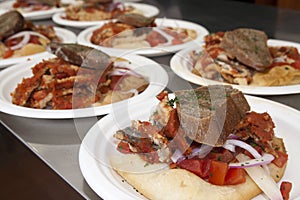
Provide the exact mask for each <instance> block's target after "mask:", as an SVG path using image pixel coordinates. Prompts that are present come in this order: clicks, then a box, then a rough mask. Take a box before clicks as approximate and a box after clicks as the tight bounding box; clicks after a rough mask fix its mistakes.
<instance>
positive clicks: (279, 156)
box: [272, 151, 288, 168]
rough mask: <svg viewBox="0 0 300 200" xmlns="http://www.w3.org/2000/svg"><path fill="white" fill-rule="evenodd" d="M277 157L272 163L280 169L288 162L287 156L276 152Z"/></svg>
mask: <svg viewBox="0 0 300 200" xmlns="http://www.w3.org/2000/svg"><path fill="white" fill-rule="evenodd" d="M276 153H277V157H275V159H274V160H273V161H272V162H273V163H274V164H275V165H276V166H277V167H279V168H281V167H283V166H284V165H285V163H286V162H287V160H288V154H286V153H283V152H282V151H276Z"/></svg>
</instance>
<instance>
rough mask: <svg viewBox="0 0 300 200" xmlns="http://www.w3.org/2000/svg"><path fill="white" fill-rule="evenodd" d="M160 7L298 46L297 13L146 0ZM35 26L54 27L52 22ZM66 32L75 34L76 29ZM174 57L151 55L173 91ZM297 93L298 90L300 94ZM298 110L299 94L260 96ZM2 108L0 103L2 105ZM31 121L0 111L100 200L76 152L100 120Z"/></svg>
mask: <svg viewBox="0 0 300 200" xmlns="http://www.w3.org/2000/svg"><path fill="white" fill-rule="evenodd" d="M144 2H145V3H149V4H153V5H155V6H157V7H159V8H160V10H161V12H160V16H161V17H168V18H178V19H184V20H191V21H193V22H197V23H200V24H202V25H204V26H205V27H207V28H208V29H209V30H210V31H211V32H214V31H224V30H229V29H233V28H237V27H251V28H257V29H261V30H264V31H266V32H267V33H268V35H269V37H272V38H277V39H284V40H291V41H295V42H300V22H299V19H300V11H294V10H283V9H277V8H274V7H268V6H258V5H252V4H248V3H241V2H237V1H220V0H210V1H197V0H189V1H179V0H164V1H144ZM35 23H48V24H53V22H51V21H50V20H46V21H45V20H43V21H35ZM70 30H72V31H74V32H75V33H79V32H80V30H79V29H73V28H71V29H70ZM171 56H172V55H169V56H161V57H154V58H153V59H154V60H155V61H157V62H158V63H160V64H162V65H164V67H165V69H166V70H167V71H168V74H169V78H170V83H169V85H168V88H169V89H171V90H175V89H183V88H186V86H187V85H191V86H192V87H197V86H196V85H194V84H190V83H187V82H186V81H184V80H182V79H181V78H179V77H177V76H176V75H175V74H174V73H172V71H171V70H170V68H169V60H170V58H171ZM0 81H1V80H0ZM299 92H300V91H299ZM262 97H263V98H268V99H271V100H274V101H277V102H280V103H284V104H287V105H289V106H291V107H294V108H295V109H297V110H300V94H293V95H280V96H262ZM0 106H1V105H0ZM100 118H101V116H98V117H89V118H80V119H59V120H47V119H32V118H23V117H18V116H13V115H8V114H5V113H1V112H0V120H1V121H3V122H4V123H5V124H6V125H7V126H8V127H10V128H11V129H12V130H13V132H14V134H16V135H17V136H19V139H20V140H22V141H24V142H25V143H26V144H28V145H29V148H31V149H32V150H33V151H34V152H35V153H37V154H38V155H39V156H40V157H41V158H42V159H43V160H44V161H45V162H46V163H47V164H48V165H49V167H51V168H52V169H53V170H55V171H56V172H57V173H58V174H59V175H60V176H61V177H63V178H64V179H65V181H66V182H67V183H69V185H70V186H72V187H73V188H75V189H76V190H77V191H78V192H79V193H80V194H81V195H82V196H83V197H84V198H86V199H95V200H96V199H101V198H100V197H98V196H97V195H96V194H95V193H94V192H93V191H92V190H91V188H90V187H89V186H88V185H87V183H86V182H85V180H84V178H83V176H82V174H81V171H80V169H79V164H78V150H79V147H80V144H81V141H82V139H83V137H84V136H85V134H86V133H87V131H88V130H89V128H90V127H91V126H92V125H93V124H94V123H96V122H97V120H98V119H100Z"/></svg>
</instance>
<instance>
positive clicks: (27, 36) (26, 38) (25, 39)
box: [6, 31, 49, 50]
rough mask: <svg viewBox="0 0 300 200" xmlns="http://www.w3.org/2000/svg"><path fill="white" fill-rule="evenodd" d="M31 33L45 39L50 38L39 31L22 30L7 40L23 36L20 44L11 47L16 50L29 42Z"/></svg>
mask: <svg viewBox="0 0 300 200" xmlns="http://www.w3.org/2000/svg"><path fill="white" fill-rule="evenodd" d="M31 35H34V36H38V37H40V38H43V39H45V40H49V39H48V38H47V37H45V36H44V35H42V34H40V33H37V32H34V31H21V32H19V33H17V34H14V35H12V36H10V37H9V38H7V39H6V41H7V40H11V39H15V38H18V37H23V39H22V41H21V42H19V43H18V44H16V45H14V46H11V47H10V48H11V49H12V50H16V49H20V48H22V47H23V46H24V45H26V44H27V43H28V42H29V40H30V36H31Z"/></svg>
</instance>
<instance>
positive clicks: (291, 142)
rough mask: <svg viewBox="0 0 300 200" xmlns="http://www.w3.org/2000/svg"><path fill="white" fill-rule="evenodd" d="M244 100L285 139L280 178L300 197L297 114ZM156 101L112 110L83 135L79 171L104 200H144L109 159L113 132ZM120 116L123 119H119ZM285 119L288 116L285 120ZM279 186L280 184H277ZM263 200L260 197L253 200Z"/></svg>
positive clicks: (278, 106) (146, 112)
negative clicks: (285, 162) (285, 159)
mask: <svg viewBox="0 0 300 200" xmlns="http://www.w3.org/2000/svg"><path fill="white" fill-rule="evenodd" d="M246 98H247V100H248V102H249V104H250V106H251V109H252V110H253V111H256V112H259V113H262V112H268V113H269V114H270V115H271V117H272V119H273V121H274V122H275V125H276V128H275V133H276V135H277V136H278V137H282V138H283V139H284V142H285V145H286V148H287V152H288V154H289V160H288V165H287V168H286V172H285V174H284V176H283V178H282V179H281V180H282V181H283V180H284V181H290V182H292V184H293V189H292V192H291V196H290V198H291V199H296V198H300V190H298V188H300V179H299V178H298V177H299V176H300V171H299V170H298V168H299V167H298V166H299V163H300V161H299V159H298V156H299V153H300V148H299V147H298V146H299V142H300V134H297V133H299V130H300V125H299V121H300V112H299V111H297V110H295V109H293V108H290V107H288V106H285V105H283V104H279V103H276V102H273V101H270V100H265V99H262V98H258V97H251V96H247V95H246ZM157 103H158V100H155V99H150V100H148V101H145V102H142V103H141V102H140V103H138V104H135V105H134V104H131V105H129V106H128V109H125V112H120V110H117V109H116V110H115V112H113V113H112V114H109V115H107V116H105V117H104V118H102V119H101V120H99V121H98V122H97V123H96V124H95V125H94V126H93V127H92V128H91V129H90V130H89V131H88V133H87V134H86V136H85V138H84V139H83V142H82V144H81V146H80V150H79V165H80V169H81V172H82V174H83V176H84V178H85V180H86V181H87V183H88V184H89V186H90V187H91V188H92V189H93V190H94V191H95V192H96V193H97V194H98V195H99V196H100V197H101V198H103V199H146V198H144V197H143V196H142V195H141V194H140V193H138V192H136V191H135V190H134V188H133V187H132V186H130V185H129V184H128V183H127V182H126V181H122V180H123V179H122V178H121V177H120V176H119V175H118V174H117V173H116V172H115V171H114V170H113V169H112V168H111V167H110V166H109V164H108V163H109V157H110V156H111V155H114V154H119V153H118V152H117V150H116V145H117V143H116V141H115V140H114V139H113V134H114V133H115V131H116V130H119V129H122V128H125V127H126V126H130V125H131V120H137V119H140V120H147V119H148V118H149V115H150V113H151V109H152V108H153V107H154V106H155V105H157ZM119 116H122V117H119ZM287 116H288V117H287ZM119 155H120V154H119ZM279 184H280V183H279ZM254 199H255V200H264V199H265V198H264V197H263V196H262V195H259V196H257V197H256V198H254Z"/></svg>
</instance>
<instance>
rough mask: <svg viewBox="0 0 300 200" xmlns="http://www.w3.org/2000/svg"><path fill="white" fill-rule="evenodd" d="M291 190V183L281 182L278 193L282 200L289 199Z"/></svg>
mask: <svg viewBox="0 0 300 200" xmlns="http://www.w3.org/2000/svg"><path fill="white" fill-rule="evenodd" d="M291 190H292V183H290V182H287V181H283V182H282V183H281V185H280V192H281V194H282V198H283V199H284V200H289V199H290V192H291Z"/></svg>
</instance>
